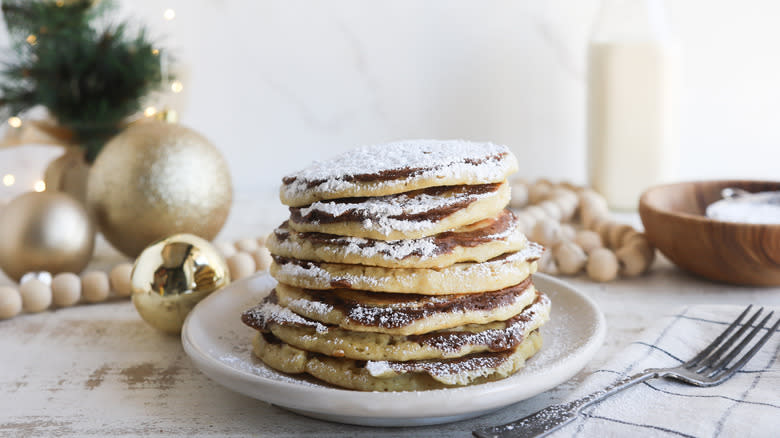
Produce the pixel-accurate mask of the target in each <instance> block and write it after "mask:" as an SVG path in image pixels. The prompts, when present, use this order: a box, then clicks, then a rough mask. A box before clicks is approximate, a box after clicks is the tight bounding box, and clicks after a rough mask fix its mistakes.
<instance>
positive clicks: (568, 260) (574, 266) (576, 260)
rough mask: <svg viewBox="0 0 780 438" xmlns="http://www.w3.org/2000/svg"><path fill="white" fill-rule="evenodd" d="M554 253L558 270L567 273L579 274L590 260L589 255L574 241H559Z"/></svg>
mask: <svg viewBox="0 0 780 438" xmlns="http://www.w3.org/2000/svg"><path fill="white" fill-rule="evenodd" d="M554 254H555V261H556V262H557V263H558V270H560V271H561V274H565V275H575V274H578V273H579V272H580V271H582V268H584V267H585V263H587V261H588V255H587V254H585V251H583V250H582V248H580V247H579V245H577V244H576V243H574V242H568V241H564V242H561V243H559V244H558V245H556V246H555V248H554Z"/></svg>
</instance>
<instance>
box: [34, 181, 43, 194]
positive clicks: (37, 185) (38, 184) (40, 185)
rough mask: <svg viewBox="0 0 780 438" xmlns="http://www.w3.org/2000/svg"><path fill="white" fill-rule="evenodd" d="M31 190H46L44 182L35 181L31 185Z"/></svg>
mask: <svg viewBox="0 0 780 438" xmlns="http://www.w3.org/2000/svg"><path fill="white" fill-rule="evenodd" d="M33 190H35V191H36V192H42V191H44V190H46V183H45V182H43V180H38V181H35V184H34V185H33Z"/></svg>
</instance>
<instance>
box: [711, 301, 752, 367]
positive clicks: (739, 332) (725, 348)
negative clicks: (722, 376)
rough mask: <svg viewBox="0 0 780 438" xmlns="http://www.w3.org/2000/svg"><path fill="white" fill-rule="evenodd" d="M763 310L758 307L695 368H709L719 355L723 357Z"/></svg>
mask: <svg viewBox="0 0 780 438" xmlns="http://www.w3.org/2000/svg"><path fill="white" fill-rule="evenodd" d="M763 311H764V308H763V307H761V308H759V309H758V310H757V311H756V313H754V314H753V316H751V317H750V319H748V320H747V321H745V323H744V324H743V325H742V327H740V328H739V330H737V332H736V333H734V334H733V335H731V337H730V338H728V339H727V340H726V341H725V342H723V345H721V346H720V347H719V348H718V349H717V350H715V352H714V353H712V354H710V355H709V356H708V357H707V358H706V359H705V360H704V361H703V362H701V363H699V364H698V368H696V369H697V370H699V372H700V371H701V370H704V369H706V368H711V367H712V364H713V363H715V362H717V361H718V360H720V358H721V357H723V355H724V354H726V352H727V351H728V350H729V349H730V348H731V346H732V345H734V343H735V342H737V341H738V340H739V338H740V337H742V335H743V334H744V333H745V332H746V331H748V329H750V327H751V326H752V325H753V323H754V322H755V321H756V319H757V318H758V316H759V315H761V312H763Z"/></svg>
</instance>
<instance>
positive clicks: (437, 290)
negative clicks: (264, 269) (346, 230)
mask: <svg viewBox="0 0 780 438" xmlns="http://www.w3.org/2000/svg"><path fill="white" fill-rule="evenodd" d="M543 251H544V249H543V248H542V247H541V246H540V245H537V244H536V243H533V242H529V244H528V246H526V247H525V248H524V249H522V250H520V251H516V252H512V253H507V254H503V255H501V256H498V257H495V258H492V259H490V260H488V261H486V262H482V263H473V262H463V263H456V264H454V265H451V266H447V267H445V268H419V269H417V268H384V267H377V266H361V265H348V264H342V263H324V262H312V261H305V260H297V259H291V258H286V257H279V256H273V259H274V261H273V263H271V267H270V272H271V275H272V276H273V277H274V278H276V279H277V280H278V281H279V282H280V283H285V284H289V285H291V286H297V287H301V288H305V289H336V288H341V289H355V290H366V291H371V292H390V293H412V294H421V295H448V294H459V293H477V292H485V291H492V290H499V289H503V288H505V287H509V286H512V285H515V284H518V283H520V282H521V281H523V280H525V279H526V278H527V277H528V276H529V275H531V274H533V273H534V272H536V260H538V259H539V257H540V256H541V254H542V252H543Z"/></svg>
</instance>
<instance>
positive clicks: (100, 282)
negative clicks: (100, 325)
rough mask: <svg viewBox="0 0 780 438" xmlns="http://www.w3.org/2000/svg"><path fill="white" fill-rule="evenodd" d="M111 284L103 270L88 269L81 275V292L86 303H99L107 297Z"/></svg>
mask: <svg viewBox="0 0 780 438" xmlns="http://www.w3.org/2000/svg"><path fill="white" fill-rule="evenodd" d="M110 291H111V286H109V284H108V275H106V273H105V272H103V271H90V272H87V273H85V274H83V275H82V276H81V294H82V295H84V300H85V301H86V302H88V303H99V302H101V301H105V300H106V299H107V298H108V293H109V292H110Z"/></svg>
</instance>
